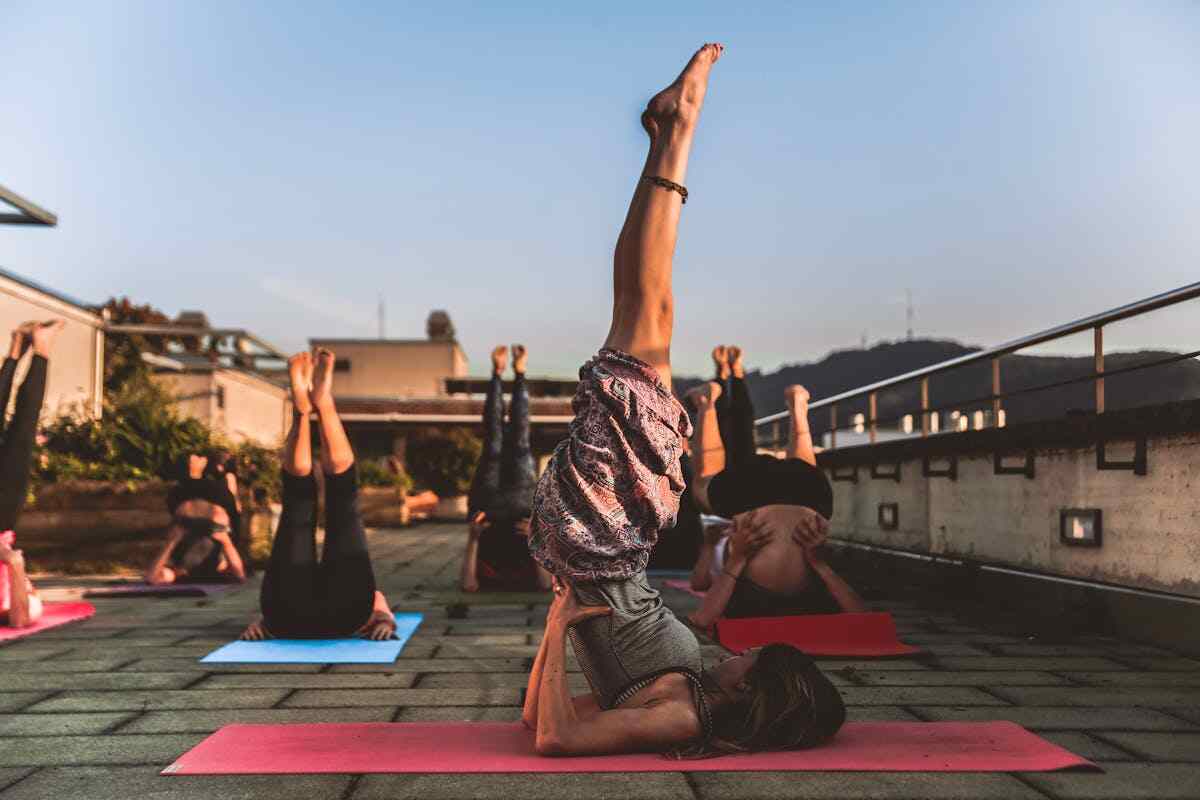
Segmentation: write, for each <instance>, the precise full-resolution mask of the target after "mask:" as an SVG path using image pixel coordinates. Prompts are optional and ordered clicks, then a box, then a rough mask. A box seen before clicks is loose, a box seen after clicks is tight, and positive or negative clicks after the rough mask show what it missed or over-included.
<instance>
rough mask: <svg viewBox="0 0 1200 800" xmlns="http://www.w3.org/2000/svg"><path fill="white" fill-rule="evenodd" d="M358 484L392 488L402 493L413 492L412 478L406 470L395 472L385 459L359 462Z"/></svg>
mask: <svg viewBox="0 0 1200 800" xmlns="http://www.w3.org/2000/svg"><path fill="white" fill-rule="evenodd" d="M358 482H359V483H360V484H362V485H363V486H392V487H395V488H397V489H399V490H400V491H401V492H408V491H411V490H412V478H410V477H409V476H408V473H407V472H405V471H404V470H400V471H399V472H397V471H395V470H394V469H393V468H392V467H390V466H388V463H387V461H385V460H383V459H367V460H365V461H359V462H358Z"/></svg>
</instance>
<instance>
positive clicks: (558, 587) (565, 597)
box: [546, 576, 612, 628]
mask: <svg viewBox="0 0 1200 800" xmlns="http://www.w3.org/2000/svg"><path fill="white" fill-rule="evenodd" d="M551 588H552V589H553V590H554V601H553V602H552V603H551V604H550V613H549V615H548V616H547V618H546V622H547V624H548V625H558V626H561V627H563V628H569V627H571V626H572V625H575V624H577V623H580V622H583V621H584V620H585V619H591V618H592V617H602V616H606V615H608V614H611V613H612V609H611V608H609V607H608V606H585V605H580V603H579V598H578V597H576V596H575V589H574V588H573V587H572V586H571V584H569V583H566V582H564V581H562V580H560V579H559V578H558V577H557V576H555V578H554V580H553V582H552V584H551Z"/></svg>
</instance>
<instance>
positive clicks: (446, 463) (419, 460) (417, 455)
mask: <svg viewBox="0 0 1200 800" xmlns="http://www.w3.org/2000/svg"><path fill="white" fill-rule="evenodd" d="M482 451H483V442H481V441H480V439H479V437H478V436H475V435H474V434H473V433H471V432H470V431H467V430H464V429H454V430H451V431H449V432H446V433H437V434H429V435H427V436H422V437H420V438H417V439H414V440H413V441H410V442H409V443H408V453H407V461H408V465H409V469H410V471H411V472H412V477H413V482H414V483H415V484H416V485H417V486H418V487H420V488H422V489H429V490H430V491H432V492H433V493H434V494H436V495H437V496H438V497H455V496H457V495H461V494H466V493H467V490H468V489H470V488H471V478H472V477H474V475H475V466H476V465H477V464H478V463H479V454H480V453H481V452H482Z"/></svg>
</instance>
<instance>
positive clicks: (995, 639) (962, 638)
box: [903, 631, 1021, 645]
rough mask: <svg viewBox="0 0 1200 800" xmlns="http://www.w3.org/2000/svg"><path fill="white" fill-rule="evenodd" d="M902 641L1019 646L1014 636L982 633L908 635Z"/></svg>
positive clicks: (912, 642)
mask: <svg viewBox="0 0 1200 800" xmlns="http://www.w3.org/2000/svg"><path fill="white" fill-rule="evenodd" d="M903 638H904V641H906V642H908V643H909V644H919V645H926V644H954V643H957V642H963V643H966V644H987V645H992V644H1019V643H1020V641H1021V640H1020V638H1018V637H1016V636H998V635H995V634H988V633H982V632H979V631H975V632H973V633H910V634H907V635H906V636H904V637H903Z"/></svg>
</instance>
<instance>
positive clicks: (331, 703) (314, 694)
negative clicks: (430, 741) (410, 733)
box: [220, 689, 521, 708]
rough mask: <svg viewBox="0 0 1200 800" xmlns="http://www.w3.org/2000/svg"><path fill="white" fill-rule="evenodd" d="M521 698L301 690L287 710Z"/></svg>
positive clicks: (488, 693) (511, 693)
mask: <svg viewBox="0 0 1200 800" xmlns="http://www.w3.org/2000/svg"><path fill="white" fill-rule="evenodd" d="M220 694H224V692H221V693H220ZM520 695H521V693H520V692H519V691H518V690H517V689H486V690H475V689H376V690H372V691H362V690H359V689H301V690H300V691H298V692H296V693H295V694H294V695H292V696H291V697H289V698H288V699H287V700H285V701H284V702H283V707H285V708H324V707H333V708H340V707H351V706H378V705H386V706H516V705H520Z"/></svg>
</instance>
